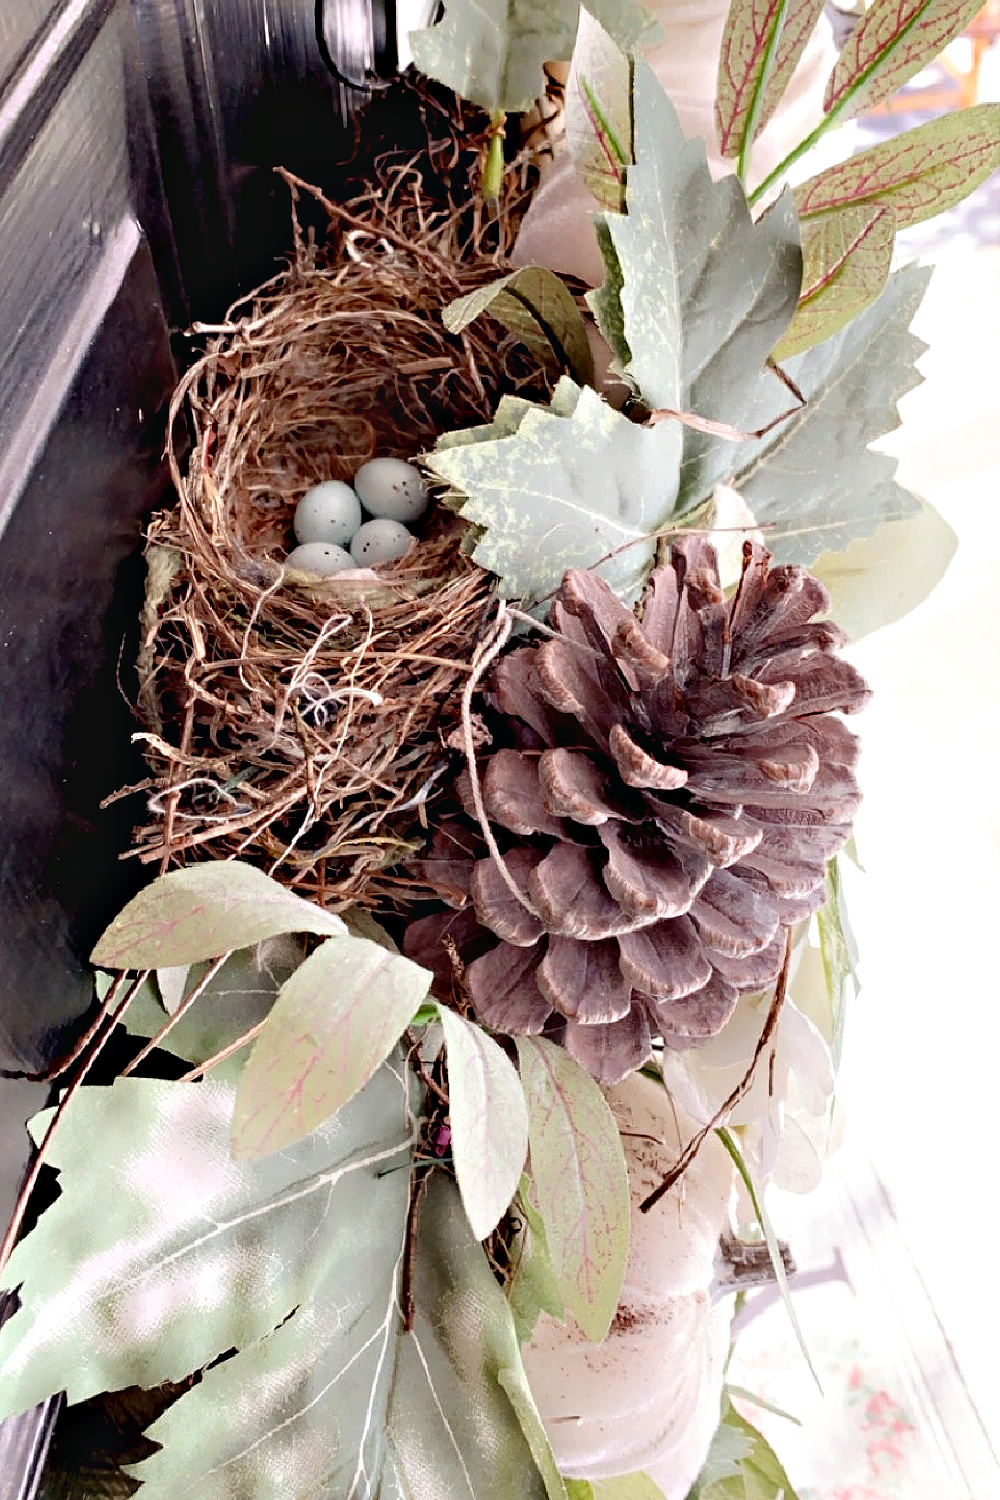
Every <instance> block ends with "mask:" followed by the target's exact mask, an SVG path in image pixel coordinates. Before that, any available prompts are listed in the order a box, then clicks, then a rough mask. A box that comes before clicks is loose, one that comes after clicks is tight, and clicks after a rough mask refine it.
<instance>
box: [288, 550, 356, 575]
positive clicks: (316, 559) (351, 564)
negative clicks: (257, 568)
mask: <svg viewBox="0 0 1000 1500" xmlns="http://www.w3.org/2000/svg"><path fill="white" fill-rule="evenodd" d="M285 567H286V568H298V569H299V571H300V572H302V573H318V574H319V576H320V578H329V577H331V576H332V575H333V574H334V573H343V572H344V570H345V569H346V568H356V567H357V563H356V562H355V561H354V559H353V557H352V556H351V554H350V553H349V552H345V551H344V549H343V547H337V546H335V545H334V544H333V543H332V542H304V543H303V544H302V546H301V547H296V548H295V550H294V551H293V552H289V554H288V556H287V557H286V558H285Z"/></svg>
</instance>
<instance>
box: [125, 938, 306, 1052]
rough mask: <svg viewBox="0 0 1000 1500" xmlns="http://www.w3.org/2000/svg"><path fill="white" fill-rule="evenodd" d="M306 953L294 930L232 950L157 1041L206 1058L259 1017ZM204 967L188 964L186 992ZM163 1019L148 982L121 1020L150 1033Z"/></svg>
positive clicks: (170, 1048) (132, 1028)
mask: <svg viewBox="0 0 1000 1500" xmlns="http://www.w3.org/2000/svg"><path fill="white" fill-rule="evenodd" d="M305 956H306V950H305V943H304V941H303V939H302V938H301V937H299V936H298V935H295V934H292V933H282V934H281V936H280V937H275V938H268V939H266V941H264V942H263V943H258V944H257V946H256V947H254V948H243V949H240V950H239V951H238V952H236V953H233V954H232V955H231V956H230V957H229V958H228V959H227V960H226V962H225V963H224V964H223V965H222V968H221V969H219V971H218V972H217V973H216V974H215V975H213V977H212V978H211V979H210V980H209V981H208V983H207V984H206V985H205V988H204V989H203V991H202V993H201V994H200V995H199V997H198V999H197V1001H196V1002H195V1004H194V1005H192V1007H191V1009H190V1010H189V1011H187V1012H186V1013H185V1014H184V1015H183V1016H182V1017H181V1018H180V1020H179V1021H178V1022H177V1023H176V1025H175V1026H173V1027H172V1028H171V1030H170V1031H169V1032H168V1034H167V1035H166V1036H165V1037H164V1039H163V1042H162V1043H161V1044H160V1045H161V1046H163V1047H164V1048H165V1049H166V1051H168V1052H172V1053H173V1055H174V1056H175V1057H180V1058H183V1059H184V1061H185V1062H190V1063H196V1064H199V1065H200V1064H201V1063H203V1062H207V1061H208V1059H209V1058H212V1057H215V1056H216V1054H217V1053H219V1052H221V1051H223V1049H224V1048H226V1047H228V1046H230V1045H231V1043H233V1042H235V1041H237V1040H238V1039H239V1038H240V1037H242V1036H245V1035H246V1033H247V1032H249V1031H251V1030H252V1029H253V1028H254V1027H255V1026H258V1025H259V1024H260V1022H261V1021H263V1019H264V1017H265V1016H266V1015H267V1013H268V1011H269V1010H270V1009H271V1006H272V1005H273V1004H274V1000H275V996H276V995H277V993H278V991H279V990H280V989H281V986H282V985H283V984H284V983H285V981H286V980H287V979H289V978H290V977H291V975H292V974H294V972H295V970H296V969H297V968H298V967H299V964H301V962H302V960H303V959H304V958H305ZM208 969H209V965H208V964H193V965H191V966H190V967H189V968H188V970H187V981H186V983H185V986H184V994H190V993H191V992H192V990H193V989H194V988H195V987H196V986H198V985H200V984H201V982H202V980H203V979H204V977H205V975H206V973H207V971H208ZM161 972H162V971H161ZM99 988H100V986H99ZM181 998H182V999H183V995H182V996H181ZM175 1009H176V1007H175ZM166 1019H167V1015H166V1012H165V1009H164V1007H163V1006H162V1005H161V1004H160V1002H159V1001H158V1000H157V999H156V996H155V995H154V993H153V988H152V986H151V985H150V984H149V983H148V982H147V983H146V984H145V985H143V987H142V989H141V990H140V991H139V993H138V994H137V995H136V997H135V999H134V1000H133V1001H132V1002H131V1004H130V1005H129V1008H128V1010H127V1011H126V1012H125V1022H124V1024H125V1027H126V1030H128V1031H130V1032H132V1034H133V1035H135V1036H145V1037H151V1036H155V1035H156V1033H157V1032H158V1031H159V1030H160V1027H161V1026H162V1025H163V1023H164V1022H165V1021H166Z"/></svg>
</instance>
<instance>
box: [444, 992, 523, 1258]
mask: <svg viewBox="0 0 1000 1500" xmlns="http://www.w3.org/2000/svg"><path fill="white" fill-rule="evenodd" d="M438 1014H439V1015H440V1018H441V1025H442V1027H443V1029H444V1043H445V1048H446V1051H447V1056H448V1114H449V1117H450V1125H451V1152H452V1157H453V1159H454V1162H455V1176H456V1177H457V1179H458V1187H459V1191H460V1192H461V1195H462V1203H463V1204H464V1206H465V1212H466V1214H467V1215H468V1218H469V1223H470V1224H471V1226H472V1232H473V1234H474V1235H475V1236H476V1239H477V1240H484V1239H485V1238H486V1236H487V1235H488V1234H491V1233H492V1232H493V1230H494V1229H495V1228H496V1226H497V1224H498V1223H499V1222H500V1220H501V1218H502V1217H503V1215H504V1214H505V1213H506V1211H507V1209H508V1207H509V1205H510V1201H511V1199H512V1198H513V1196H514V1194H515V1192H516V1191H517V1185H518V1182H519V1181H520V1179H521V1169H522V1167H523V1166H524V1159H525V1157H526V1156H527V1154H528V1110H527V1106H526V1104H525V1102H524V1091H523V1090H522V1088H521V1080H520V1078H519V1077H518V1075H517V1069H516V1068H515V1067H514V1064H513V1063H512V1062H511V1061H510V1059H509V1058H508V1057H507V1055H506V1053H505V1052H504V1051H503V1050H502V1048H500V1047H499V1046H498V1045H497V1043H496V1042H495V1041H494V1040H493V1038H492V1037H491V1036H487V1034H486V1032H485V1031H483V1029H482V1027H480V1026H476V1025H475V1024H474V1023H473V1022H471V1021H466V1020H464V1019H463V1018H462V1017H461V1016H460V1015H458V1014H457V1013H456V1012H455V1011H453V1010H449V1009H448V1007H447V1006H444V1005H441V1006H439V1007H438Z"/></svg>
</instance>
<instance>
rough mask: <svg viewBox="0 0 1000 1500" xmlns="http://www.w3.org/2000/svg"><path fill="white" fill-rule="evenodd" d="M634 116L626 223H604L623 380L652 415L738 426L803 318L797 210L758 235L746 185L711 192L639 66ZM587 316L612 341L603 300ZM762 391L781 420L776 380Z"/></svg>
mask: <svg viewBox="0 0 1000 1500" xmlns="http://www.w3.org/2000/svg"><path fill="white" fill-rule="evenodd" d="M633 110H634V119H635V156H636V160H635V165H634V166H632V167H630V168H629V169H628V175H627V182H626V191H625V201H626V206H627V213H625V214H606V215H604V217H603V220H602V222H603V225H604V228H605V230H606V232H607V236H608V239H609V240H610V243H611V246H612V247H613V250H614V256H615V260H616V261H617V265H618V269H619V271H620V275H621V288H620V291H619V292H618V301H619V303H620V307H621V317H622V323H623V327H624V339H625V343H626V345H627V347H628V358H627V360H626V361H625V369H626V373H627V374H628V375H629V376H630V378H631V379H632V380H633V381H634V382H635V384H636V386H637V387H638V389H639V392H640V394H641V395H642V398H643V400H644V401H645V402H646V404H647V405H648V406H650V407H652V408H669V409H671V410H673V411H677V410H681V411H688V412H695V413H697V415H698V416H701V417H709V418H712V419H714V420H719V421H725V422H729V421H733V420H734V413H735V411H736V410H738V407H739V405H742V402H743V400H745V396H746V392H747V389H748V388H750V389H753V388H754V385H755V384H757V383H759V382H760V381H761V379H762V375H761V372H762V370H763V366H764V363H765V361H766V359H767V357H768V355H769V354H770V352H771V350H772V349H773V348H774V345H775V344H776V343H777V341H778V339H779V338H780V337H781V335H782V333H783V332H784V331H785V328H786V327H787V325H788V323H789V320H790V319H791V317H792V314H793V313H794V311H795V306H796V302H797V300H798V295H799V284H800V281H801V274H802V261H801V252H800V249H799V243H798V226H797V221H796V215H795V208H794V204H793V202H792V199H791V195H790V194H785V195H783V196H782V198H781V199H779V201H778V203H777V204H775V205H774V206H773V207H772V208H771V209H770V210H769V211H768V212H767V213H766V214H765V215H764V216H763V218H762V219H761V220H760V221H759V222H758V223H756V224H755V223H754V222H753V220H752V219H751V217H750V210H749V208H748V207H747V201H746V196H745V194H744V192H743V189H742V187H741V186H740V184H739V182H738V181H737V180H736V178H735V177H731V176H730V177H725V178H723V179H722V180H721V181H720V182H713V181H712V178H711V176H710V174H709V171H708V165H707V161H706V156H705V143H704V141H701V140H692V141H688V140H685V139H684V135H683V132H682V131H681V127H680V122H679V121H678V119H677V113H676V111H675V109H674V107H673V105H672V104H671V102H670V100H669V99H668V98H667V96H666V94H665V93H664V92H663V89H662V88H661V86H660V84H659V82H658V81H657V79H656V76H655V75H654V73H653V72H652V70H651V69H650V68H649V67H648V66H647V65H646V64H645V63H643V62H641V61H638V60H637V61H636V63H635V67H634V79H633ZM604 249H605V246H603V245H602V250H604ZM611 270H612V273H614V270H615V268H614V266H612V267H611ZM591 305H592V306H593V307H594V310H595V313H596V314H597V315H598V317H599V318H600V321H601V323H602V327H603V328H604V329H605V331H606V336H609V335H610V336H612V337H613V336H614V334H615V326H616V317H615V310H614V307H613V305H612V304H611V303H610V302H609V300H608V292H607V289H606V288H605V289H604V292H603V294H602V295H601V296H598V297H596V298H595V299H594V300H593V301H592V304H591ZM766 388H767V393H768V395H769V396H770V397H771V401H772V405H774V410H775V413H776V412H777V411H778V410H780V409H781V408H780V406H779V405H776V404H775V403H776V402H777V400H778V398H779V395H780V388H779V389H778V390H776V389H775V387H774V382H773V381H771V380H769V379H768V380H766Z"/></svg>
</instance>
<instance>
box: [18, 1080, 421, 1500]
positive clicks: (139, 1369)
mask: <svg viewBox="0 0 1000 1500" xmlns="http://www.w3.org/2000/svg"><path fill="white" fill-rule="evenodd" d="M233 1101H234V1085H233V1084H232V1082H230V1081H228V1080H225V1079H222V1078H220V1077H219V1076H218V1075H215V1074H213V1075H211V1076H210V1077H209V1078H207V1079H206V1080H205V1081H204V1082H202V1083H198V1084H193V1083H168V1082H163V1081H161V1080H157V1079H146V1078H125V1079H120V1080H119V1081H118V1082H117V1083H115V1084H114V1085H113V1087H111V1088H90V1089H84V1090H83V1091H82V1092H81V1093H80V1094H78V1095H77V1096H76V1098H75V1099H74V1100H73V1103H72V1105H71V1106H70V1108H69V1111H68V1113H67V1116H66V1123H65V1126H64V1128H63V1129H61V1130H60V1131H59V1132H58V1134H57V1135H56V1137H55V1140H54V1143H53V1146H52V1149H51V1152H50V1161H51V1163H52V1165H53V1166H55V1167H56V1168H57V1169H58V1170H59V1173H60V1183H61V1187H62V1192H61V1194H60V1196H59V1198H58V1199H57V1200H56V1202H55V1203H54V1204H53V1205H52V1207H51V1208H49V1209H48V1210H47V1211H46V1213H44V1214H43V1215H42V1218H41V1219H40V1221H39V1223H38V1226H37V1227H36V1228H35V1229H34V1230H33V1232H32V1233H31V1234H29V1235H28V1236H27V1237H26V1238H25V1239H23V1240H22V1241H21V1243H20V1244H19V1245H18V1246H17V1248H16V1249H15V1251H14V1254H13V1256H12V1257H11V1259H10V1261H9V1263H8V1266H7V1269H6V1272H5V1276H4V1282H5V1285H7V1286H8V1287H16V1286H20V1298H21V1309H20V1311H19V1312H18V1313H16V1314H15V1316H14V1317H13V1318H11V1320H10V1321H9V1322H8V1323H7V1324H5V1325H4V1327H3V1329H2V1330H0V1413H3V1414H6V1413H7V1412H12V1411H22V1410H24V1409H25V1408H26V1407H29V1406H32V1405H34V1404H35V1403H36V1402H37V1401H41V1400H44V1399H45V1397H46V1396H49V1395H51V1394H52V1393H53V1392H55V1391H59V1390H62V1389H65V1390H66V1392H67V1394H68V1398H69V1400H70V1401H71V1402H72V1401H82V1400H84V1399H85V1398H86V1397H88V1396H92V1395H96V1394H98V1393H99V1392H101V1391H105V1390H120V1389H123V1388H124V1387H125V1386H129V1385H140V1386H143V1387H146V1388H150V1387H152V1386H155V1385H158V1384H159V1383H160V1382H162V1381H164V1380H181V1379H183V1378H184V1377H185V1376H187V1375H189V1374H191V1373H192V1372H193V1371H195V1370H197V1369H200V1368H201V1367H202V1366H204V1365H206V1364H208V1363H209V1362H210V1361H211V1360H214V1359H216V1358H217V1357H218V1356H219V1355H221V1354H224V1353H225V1352H226V1351H227V1350H230V1349H242V1348H244V1347H245V1346H248V1345H251V1344H253V1343H255V1341H256V1340H258V1339H266V1338H267V1336H268V1335H269V1334H271V1332H272V1330H274V1329H275V1328H277V1327H278V1325H279V1324H280V1323H282V1321H283V1320H284V1319H285V1318H287V1317H288V1315H289V1314H290V1313H291V1312H292V1311H293V1310H294V1309H295V1308H296V1307H299V1306H300V1305H301V1304H303V1303H305V1302H307V1301H308V1299H309V1298H311V1297H312V1296H313V1295H314V1294H315V1292H316V1290H317V1287H318V1285H319V1283H320V1282H321V1280H322V1278H323V1277H324V1276H325V1275H326V1274H327V1271H328V1269H329V1268H330V1267H331V1266H333V1265H336V1263H337V1257H338V1255H343V1254H346V1253H347V1247H345V1245H344V1241H345V1239H349V1240H351V1241H352V1243H353V1241H354V1240H362V1239H363V1238H364V1237H365V1236H366V1235H367V1236H371V1237H372V1238H373V1240H374V1241H375V1243H374V1244H373V1245H372V1246H370V1247H369V1252H370V1255H371V1256H372V1257H373V1258H376V1259H377V1257H378V1255H381V1256H382V1257H383V1260H385V1261H386V1262H387V1263H388V1265H389V1266H390V1267H391V1266H392V1265H394V1264H395V1260H396V1258H397V1257H398V1254H399V1243H400V1238H401V1234H402V1223H403V1220H404V1219H405V1216H406V1201H407V1179H408V1172H407V1171H406V1170H405V1169H406V1168H407V1167H408V1165H409V1162H410V1151H411V1145H412V1139H413V1135H414V1122H413V1118H412V1112H411V1110H410V1109H409V1107H408V1101H407V1098H406V1081H405V1078H404V1076H403V1074H402V1070H401V1068H399V1067H397V1068H396V1069H395V1070H393V1069H390V1068H389V1067H386V1068H383V1069H382V1070H381V1072H380V1073H379V1074H378V1075H377V1076H376V1077H375V1078H374V1079H372V1081H371V1083H370V1084H369V1085H368V1087H367V1088H366V1089H365V1090H364V1091H363V1092H362V1093H361V1094H359V1095H358V1096H357V1097H356V1098H355V1099H354V1100H352V1101H351V1103H350V1104H349V1105H347V1107H346V1109H344V1110H343V1111H342V1112H341V1114H340V1115H339V1116H338V1117H337V1119H336V1120H331V1121H328V1122H327V1124H326V1125H325V1126H322V1127H321V1128H320V1129H319V1130H318V1131H316V1132H314V1133H313V1134H312V1135H310V1136H309V1137H307V1139H305V1140H304V1141H301V1142H299V1143H298V1144H297V1145H295V1146H292V1147H290V1148H289V1149H288V1150H286V1151H283V1152H282V1153H281V1154H280V1155H277V1156H270V1157H267V1158H265V1159H263V1160H260V1161H254V1162H245V1163H237V1162H234V1161H233V1160H232V1158H231V1157H230V1155H229V1148H228V1138H227V1132H228V1122H229V1119H230V1116H231V1115H232V1110H233ZM45 1118H46V1117H45V1116H40V1117H39V1119H38V1121H37V1122H36V1129H38V1128H41V1127H42V1126H43V1124H44V1121H45ZM392 1168H395V1169H397V1170H389V1169H392ZM400 1168H401V1169H403V1170H398V1169H400ZM383 1173H384V1174H385V1175H381V1174H383ZM393 1225H396V1226H397V1229H396V1230H393V1228H392V1226H393ZM372 1226H375V1227H372ZM176 1493H179V1492H175V1494H176ZM201 1500H204V1497H203V1496H202V1497H201Z"/></svg>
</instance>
